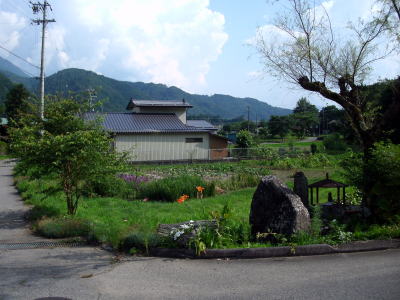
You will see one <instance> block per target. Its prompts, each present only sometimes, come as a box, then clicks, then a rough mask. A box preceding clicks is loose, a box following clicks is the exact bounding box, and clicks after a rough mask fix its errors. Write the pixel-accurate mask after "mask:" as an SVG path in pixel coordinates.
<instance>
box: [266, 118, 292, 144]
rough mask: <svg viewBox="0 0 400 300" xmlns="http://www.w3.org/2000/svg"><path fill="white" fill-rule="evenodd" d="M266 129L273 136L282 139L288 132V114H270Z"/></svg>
mask: <svg viewBox="0 0 400 300" xmlns="http://www.w3.org/2000/svg"><path fill="white" fill-rule="evenodd" d="M267 124H268V131H269V133H270V134H272V135H273V136H276V135H277V136H279V137H281V138H282V139H283V138H284V137H285V136H286V135H287V134H288V133H289V125H290V120H289V117H288V116H271V118H270V119H269V120H268V123H267Z"/></svg>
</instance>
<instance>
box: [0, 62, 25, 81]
mask: <svg viewBox="0 0 400 300" xmlns="http://www.w3.org/2000/svg"><path fill="white" fill-rule="evenodd" d="M0 70H1V72H2V73H3V74H4V75H6V76H13V75H17V76H19V77H28V76H27V75H26V74H25V73H24V72H23V71H22V70H21V69H20V68H18V67H17V66H16V65H14V64H12V63H11V62H9V61H8V60H6V59H4V58H1V57H0Z"/></svg>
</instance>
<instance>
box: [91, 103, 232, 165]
mask: <svg viewBox="0 0 400 300" xmlns="http://www.w3.org/2000/svg"><path fill="white" fill-rule="evenodd" d="M191 107H192V106H191V105H190V104H189V103H187V102H185V100H182V101H157V100H134V99H131V100H130V101H129V103H128V106H127V109H128V110H130V112H123V113H94V112H93V113H87V114H86V116H85V118H86V119H87V120H94V119H95V118H96V117H98V116H101V117H102V118H103V126H104V128H105V129H106V130H107V131H109V132H111V133H112V134H113V136H114V147H115V149H116V150H117V151H119V152H123V151H125V152H128V153H131V154H132V156H131V157H132V160H133V161H179V160H216V159H223V158H225V157H227V156H228V150H227V143H228V141H227V139H226V138H223V137H220V136H218V135H216V132H217V128H216V127H215V126H213V125H212V124H210V123H209V122H207V121H204V120H187V119H186V114H187V109H189V108H191Z"/></svg>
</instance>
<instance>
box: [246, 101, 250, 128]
mask: <svg viewBox="0 0 400 300" xmlns="http://www.w3.org/2000/svg"><path fill="white" fill-rule="evenodd" d="M247 131H250V106H247Z"/></svg>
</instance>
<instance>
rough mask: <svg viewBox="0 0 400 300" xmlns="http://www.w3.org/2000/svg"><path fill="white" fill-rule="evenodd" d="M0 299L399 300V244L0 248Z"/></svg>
mask: <svg viewBox="0 0 400 300" xmlns="http://www.w3.org/2000/svg"><path fill="white" fill-rule="evenodd" d="M0 269H1V272H0V299H38V298H41V297H66V298H69V299H400V250H387V251H376V252H362V253H352V254H335V255H325V256H309V257H290V258H269V259H253V260H178V259H162V258H152V257H138V258H131V259H130V260H129V261H122V262H117V263H115V261H114V260H113V257H112V256H111V255H109V254H108V253H107V252H104V251H102V250H98V249H90V248H75V249H68V248H65V249H35V250H32V249H31V250H9V251H1V252H0Z"/></svg>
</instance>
